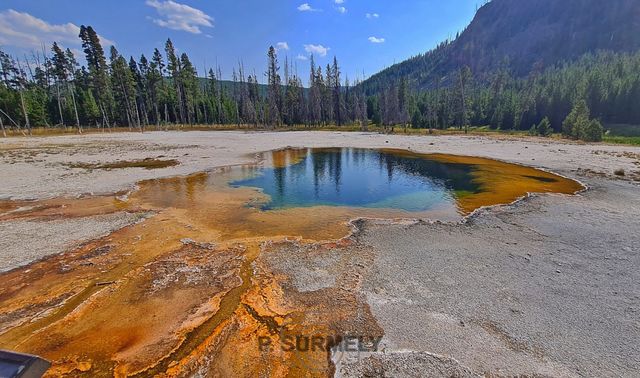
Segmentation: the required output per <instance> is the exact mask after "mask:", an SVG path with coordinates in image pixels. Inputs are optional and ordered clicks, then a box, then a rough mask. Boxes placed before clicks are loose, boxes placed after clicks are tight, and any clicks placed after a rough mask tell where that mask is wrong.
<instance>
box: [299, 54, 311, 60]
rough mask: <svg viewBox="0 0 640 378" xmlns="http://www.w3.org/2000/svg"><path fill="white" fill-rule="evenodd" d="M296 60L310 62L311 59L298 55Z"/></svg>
mask: <svg viewBox="0 0 640 378" xmlns="http://www.w3.org/2000/svg"><path fill="white" fill-rule="evenodd" d="M296 59H298V60H309V58H307V56H306V55H302V54H298V56H296Z"/></svg>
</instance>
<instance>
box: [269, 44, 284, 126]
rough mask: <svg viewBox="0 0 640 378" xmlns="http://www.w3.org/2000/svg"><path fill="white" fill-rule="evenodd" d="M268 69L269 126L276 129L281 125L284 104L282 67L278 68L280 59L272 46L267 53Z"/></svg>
mask: <svg viewBox="0 0 640 378" xmlns="http://www.w3.org/2000/svg"><path fill="white" fill-rule="evenodd" d="M267 57H268V68H267V80H268V85H269V89H268V94H267V103H268V108H267V112H268V113H267V114H268V118H267V119H268V124H269V126H272V127H276V126H279V125H280V123H281V113H280V109H281V104H282V88H281V79H280V74H279V71H280V67H279V66H278V57H277V56H276V49H275V48H274V47H273V46H271V47H269V51H268V53H267Z"/></svg>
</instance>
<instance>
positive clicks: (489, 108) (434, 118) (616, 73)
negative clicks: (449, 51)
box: [371, 52, 640, 139]
mask: <svg viewBox="0 0 640 378" xmlns="http://www.w3.org/2000/svg"><path fill="white" fill-rule="evenodd" d="M449 79H450V78H449ZM403 80H404V79H400V81H403ZM450 81H451V84H450V85H447V86H445V85H443V86H440V85H438V84H436V86H435V88H433V89H429V90H423V91H419V92H416V93H415V94H414V95H413V96H411V97H410V105H409V112H410V114H411V124H412V126H413V127H416V128H435V129H444V128H450V127H458V128H461V129H462V128H465V127H467V126H469V125H475V126H490V127H491V128H493V129H502V130H530V129H531V128H532V127H533V126H536V127H537V126H538V125H540V123H542V122H543V121H544V124H545V125H544V126H543V129H545V130H546V128H545V127H546V126H547V124H548V127H549V128H550V129H551V130H553V131H555V132H563V133H564V134H565V135H567V136H571V137H580V138H582V139H584V138H585V137H584V135H586V134H583V133H581V132H569V131H568V130H569V127H563V124H564V123H565V121H566V120H567V117H569V115H570V114H572V113H576V112H577V113H579V114H580V115H581V116H580V117H578V118H579V119H583V118H584V116H585V115H586V118H587V119H588V120H591V119H597V120H598V121H599V122H602V123H624V124H640V106H638V104H639V102H638V99H640V52H637V53H634V54H628V53H612V52H598V53H596V54H587V55H584V56H583V57H581V58H580V59H578V60H576V61H573V62H565V63H562V64H558V65H555V66H553V67H550V68H547V69H541V68H540V67H537V68H535V69H534V70H533V71H532V72H531V73H530V74H529V75H528V76H527V77H523V78H518V77H516V76H514V75H513V74H512V73H511V71H510V70H509V68H508V65H506V64H505V65H504V66H502V67H499V68H498V69H497V70H496V71H495V72H493V73H492V74H491V75H489V79H488V80H474V76H473V75H472V73H471V70H470V69H469V68H468V67H462V68H461V69H459V70H458V72H457V73H456V74H455V77H454V79H453V80H450ZM395 85H396V84H393V83H391V84H388V85H387V86H386V88H384V89H383V90H382V94H381V95H378V96H377V97H378V98H382V97H383V96H385V93H386V92H393V91H394V89H393V87H394V86H395ZM373 105H374V106H373V107H372V109H371V112H372V114H373V117H374V118H375V117H376V116H377V115H376V113H384V112H386V111H387V109H385V107H382V106H378V105H376V104H373ZM573 118H574V117H573V116H572V118H570V119H569V122H572V119H573ZM596 126H597V125H595V124H593V125H592V127H591V128H592V129H593V128H596V129H597V127H596ZM600 127H601V126H600Z"/></svg>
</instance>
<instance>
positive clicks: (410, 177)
mask: <svg viewBox="0 0 640 378" xmlns="http://www.w3.org/2000/svg"><path fill="white" fill-rule="evenodd" d="M280 153H282V152H280ZM302 154H303V156H304V157H303V158H302V159H301V160H300V161H299V162H295V163H294V164H290V165H287V166H284V167H276V168H262V169H260V170H258V171H257V174H256V175H255V176H253V177H250V178H247V179H243V180H238V181H234V182H232V183H231V185H232V186H245V187H254V188H258V189H260V190H261V191H263V192H264V193H265V194H267V195H269V197H270V199H269V201H268V202H266V203H264V204H262V206H261V207H262V209H263V210H271V209H283V208H291V207H308V206H319V205H323V206H350V207H365V208H391V209H400V210H406V211H425V210H431V209H436V208H441V207H449V206H455V195H456V193H461V192H465V193H477V192H479V190H480V188H479V187H478V185H476V184H474V183H473V181H472V176H471V173H472V170H473V167H472V166H471V165H466V164H458V163H443V162H438V161H435V160H431V159H429V158H425V157H424V156H415V157H412V156H407V155H406V154H402V155H400V154H397V153H394V152H389V151H383V150H370V149H357V148H331V149H307V150H306V151H303V152H302Z"/></svg>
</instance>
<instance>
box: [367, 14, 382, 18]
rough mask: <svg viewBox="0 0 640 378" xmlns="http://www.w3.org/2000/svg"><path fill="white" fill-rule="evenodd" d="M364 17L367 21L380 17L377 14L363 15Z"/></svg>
mask: <svg viewBox="0 0 640 378" xmlns="http://www.w3.org/2000/svg"><path fill="white" fill-rule="evenodd" d="M365 16H366V17H367V18H368V19H372V18H378V17H380V15H379V14H377V13H367V14H365Z"/></svg>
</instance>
